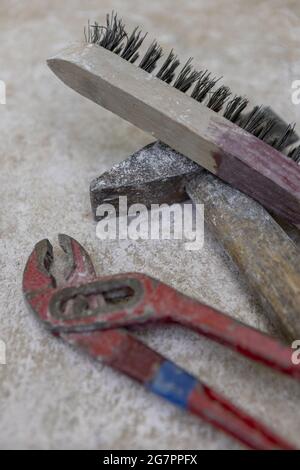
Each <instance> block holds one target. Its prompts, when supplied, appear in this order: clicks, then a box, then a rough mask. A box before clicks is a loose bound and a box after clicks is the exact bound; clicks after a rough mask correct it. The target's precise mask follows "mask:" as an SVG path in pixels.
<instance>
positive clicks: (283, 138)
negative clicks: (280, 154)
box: [269, 124, 295, 151]
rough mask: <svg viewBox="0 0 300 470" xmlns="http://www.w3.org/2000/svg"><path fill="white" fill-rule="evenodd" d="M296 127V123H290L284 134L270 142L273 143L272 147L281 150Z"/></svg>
mask: <svg viewBox="0 0 300 470" xmlns="http://www.w3.org/2000/svg"><path fill="white" fill-rule="evenodd" d="M294 129H295V124H293V125H291V124H289V125H288V126H287V128H286V129H285V131H284V132H283V133H282V135H281V136H279V137H276V138H275V139H273V140H272V141H271V142H269V144H270V145H272V147H274V148H275V149H276V150H279V151H281V150H282V149H284V147H285V146H286V142H287V141H288V139H289V138H290V136H291V134H293V132H294Z"/></svg>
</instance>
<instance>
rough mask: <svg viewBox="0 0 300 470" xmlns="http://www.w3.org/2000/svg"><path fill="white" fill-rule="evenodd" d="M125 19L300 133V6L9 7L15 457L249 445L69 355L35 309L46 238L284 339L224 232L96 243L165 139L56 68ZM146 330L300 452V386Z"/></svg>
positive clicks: (5, 156) (9, 417) (9, 278)
mask: <svg viewBox="0 0 300 470" xmlns="http://www.w3.org/2000/svg"><path fill="white" fill-rule="evenodd" d="M112 8H114V9H115V10H117V11H119V12H120V14H122V15H123V16H124V18H128V20H129V21H128V23H129V25H130V26H133V25H136V24H141V25H143V26H144V29H145V30H147V31H149V35H150V37H157V38H159V39H160V41H161V42H162V43H163V45H164V46H165V47H167V48H171V47H175V48H176V50H177V51H178V53H179V54H180V55H182V57H183V58H187V56H189V55H192V56H194V57H195V62H196V63H198V64H200V65H203V66H204V67H207V68H209V69H210V70H211V71H212V72H213V73H215V74H217V75H223V76H224V77H225V80H224V82H225V83H226V84H228V85H230V86H231V87H232V89H233V90H234V91H235V92H237V93H242V94H246V95H248V96H249V97H251V98H252V99H253V102H254V103H256V104H257V103H264V104H269V105H271V106H272V107H273V108H274V109H275V111H277V112H278V113H280V114H281V115H282V116H283V117H284V118H285V119H287V120H295V121H298V122H299V117H300V106H298V107H297V106H293V105H292V104H291V99H290V93H291V88H290V87H291V82H292V80H295V79H299V78H300V70H299V68H300V62H299V47H298V39H299V33H300V26H299V25H300V23H299V18H300V6H299V3H298V2H297V1H295V0H287V1H283V0H281V1H279V0H268V1H267V0H266V1H258V0H256V1H251V2H250V1H246V0H244V1H242V0H241V1H236V0H228V1H226V2H224V1H223V0H212V1H210V2H208V1H204V0H201V1H197V2H196V1H192V0H186V1H185V2H181V1H179V0H152V1H151V2H148V1H145V0H143V1H139V2H137V1H136V0H116V1H114V2H112V1H108V0H103V1H101V2H100V3H99V1H96V0H89V1H86V2H84V3H83V2H82V1H79V0H72V1H71V0H66V1H65V2H61V1H58V0H52V1H51V2H50V1H48V0H43V1H40V0H32V1H29V0H27V1H20V0H14V1H12V0H2V1H1V4H0V36H1V55H0V79H1V80H5V82H6V83H7V104H6V105H5V106H4V105H0V111H1V119H0V132H1V141H0V159H1V172H0V197H1V215H0V217H1V219H0V224H1V225H0V235H1V239H0V260H1V270H0V338H1V339H2V340H4V341H5V342H6V344H7V365H6V366H3V365H0V447H1V448H11V447H13V448H39V449H44V448H51V449H54V448H66V447H67V448H98V449H101V448H122V449H128V448H152V449H159V448H170V449H177V448H186V449H188V448H199V449H203V448H205V449H209V448H212V449H229V448H239V446H238V444H236V443H235V442H234V441H233V440H231V439H229V438H227V437H225V436H224V435H223V434H221V433H219V432H217V431H215V430H213V429H212V428H211V427H210V426H209V425H207V424H205V423H203V422H201V421H198V420H196V419H194V418H193V417H190V416H187V415H186V414H184V413H182V412H181V411H179V410H176V409H175V408H173V407H172V406H171V405H168V404H165V403H163V402H162V401H160V400H159V399H158V398H156V397H154V396H152V395H150V394H148V393H147V392H145V391H144V390H143V389H142V388H141V387H140V386H139V385H137V384H135V383H133V382H131V381H130V380H129V379H127V378H126V377H122V376H120V375H119V374H118V373H115V372H114V371H112V370H110V369H109V368H107V367H102V366H99V365H95V364H92V363H91V362H90V361H89V360H88V359H87V358H85V357H82V356H81V355H80V354H79V353H77V352H76V351H73V350H71V349H68V348H67V347H66V346H65V345H64V344H61V343H60V342H59V341H58V340H56V339H54V338H52V337H51V336H50V335H49V334H48V333H47V332H45V331H44V330H43V328H41V327H40V325H39V324H37V322H36V321H35V320H34V318H33V317H32V315H31V314H30V313H29V312H27V310H26V308H25V306H24V303H23V299H22V294H21V278H22V270H23V267H24V263H25V261H26V258H27V256H28V254H29V252H30V251H31V249H32V247H33V245H34V243H35V242H36V241H37V240H39V239H40V238H43V237H48V238H50V240H51V241H52V242H55V239H56V234H57V233H58V232H65V233H68V234H70V235H71V236H74V237H76V238H77V239H78V240H79V241H80V242H81V243H82V244H83V245H84V246H85V247H86V248H87V249H88V250H89V251H90V252H91V255H92V257H93V260H94V261H95V265H96V266H97V269H98V273H99V274H101V273H115V272H118V271H121V270H122V271H124V270H129V271H133V270H135V271H144V272H147V273H149V274H150V275H153V276H156V277H160V278H161V279H162V280H163V281H166V282H168V283H170V284H172V285H173V286H175V287H177V288H178V289H180V290H181V291H183V292H185V293H186V294H189V295H192V296H195V297H196V298H198V299H199V300H204V301H205V302H207V303H211V304H212V305H214V306H215V307H217V308H219V309H223V310H225V311H226V312H228V313H230V314H231V315H232V316H234V317H235V318H238V319H240V320H243V321H245V322H247V323H248V324H250V325H253V326H255V327H257V328H260V329H262V330H264V331H269V332H270V333H272V334H276V332H274V331H273V330H272V328H271V326H270V325H269V324H268V322H267V320H266V318H265V315H264V312H263V311H262V310H261V309H260V308H259V306H258V305H257V303H256V302H255V300H254V298H253V297H252V296H251V295H250V294H249V292H248V290H247V288H246V285H245V283H244V282H243V279H241V277H240V276H239V273H238V272H237V271H236V270H235V269H234V268H233V267H232V265H231V263H230V262H229V260H228V259H227V257H226V255H225V254H224V252H223V250H222V249H221V248H220V247H219V246H218V245H217V244H216V242H215V240H214V239H213V238H212V237H211V234H210V233H209V232H207V233H206V239H205V246H204V249H203V250H202V251H201V252H199V253H197V254H196V255H195V253H194V252H188V251H186V250H184V248H183V243H181V242H176V241H162V242H151V241H142V242H131V241H122V242H100V241H99V240H98V239H97V238H96V236H95V233H96V225H95V222H94V221H93V218H92V214H91V210H90V202H89V183H90V181H91V180H92V179H93V178H95V177H96V176H98V175H99V174H100V173H101V172H103V171H105V170H107V169H109V168H110V167H111V165H112V164H114V163H116V162H119V161H121V160H122V159H123V158H124V157H126V156H128V155H129V154H130V153H132V152H134V151H136V150H137V149H138V148H140V147H142V146H143V145H145V144H147V143H148V142H150V140H151V139H149V136H147V135H145V134H143V133H142V132H140V131H138V130H137V129H135V128H133V127H132V126H130V125H129V124H127V123H125V122H123V121H121V120H120V119H119V118H117V117H116V116H113V115H112V114H110V113H108V112H106V111H105V110H103V109H101V108H99V107H97V106H95V105H93V104H92V103H90V102H88V101H87V100H85V99H84V98H82V97H80V96H78V95H76V94H75V93H74V92H72V91H71V90H68V89H67V88H66V87H65V86H64V85H63V84H62V83H61V82H59V80H58V79H57V78H56V77H55V76H54V75H52V74H51V72H50V71H49V70H48V69H47V66H46V64H45V60H46V58H47V57H49V56H52V55H53V54H55V53H56V52H57V51H58V50H59V49H60V48H62V47H64V46H65V45H66V44H67V43H69V42H72V41H73V40H77V39H80V38H81V35H82V29H83V25H84V24H85V23H86V21H87V20H88V19H91V20H93V19H95V18H99V19H101V18H103V16H104V14H105V13H106V12H107V11H110V10H111V9H112ZM297 130H298V132H299V126H298V129H297ZM57 252H58V250H56V253H57ZM58 265H59V266H60V265H61V260H60V262H59V263H58ZM59 266H58V267H59ZM138 334H139V336H141V337H142V338H143V339H144V340H145V341H146V342H147V343H148V344H150V345H152V346H153V347H155V348H157V349H158V350H159V351H160V352H162V353H163V354H166V355H167V356H168V357H170V358H171V359H173V360H175V361H176V362H178V363H179V364H180V365H182V366H183V367H185V368H186V369H188V370H190V371H191V372H193V373H194V374H196V375H197V376H198V377H201V378H202V379H203V380H205V381H206V382H207V383H209V384H210V385H213V386H214V387H216V388H217V389H218V390H219V391H221V392H223V393H225V394H226V395H227V396H228V397H229V398H231V399H232V400H233V401H234V402H236V403H237V404H239V405H240V406H243V407H244V408H245V409H246V410H247V411H249V412H251V413H252V414H253V415H255V416H258V417H260V418H261V419H262V420H264V421H265V422H267V423H269V424H270V425H271V426H272V427H273V428H274V429H276V430H277V431H279V430H280V431H281V433H282V434H283V435H284V436H285V437H286V438H289V439H290V440H291V441H293V442H294V443H295V444H296V445H298V446H299V447H300V419H299V417H300V411H299V399H300V386H299V384H297V383H294V382H292V381H291V380H289V379H287V378H283V377H281V376H279V375H276V374H274V373H271V372H269V371H267V370H266V369H265V368H262V367H258V366H257V365H255V364H253V363H250V362H248V361H246V360H242V359H240V358H237V356H236V355H234V354H233V353H231V352H228V351H226V350H225V349H224V348H223V347H221V346H218V345H215V344H213V343H212V342H210V341H208V340H206V339H203V338H199V337H197V336H196V335H195V334H194V333H192V332H187V331H184V330H182V329H180V328H175V327H155V328H153V327H151V328H146V329H145V330H143V331H139V333H138Z"/></svg>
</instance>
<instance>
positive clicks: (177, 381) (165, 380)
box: [146, 361, 197, 408]
mask: <svg viewBox="0 0 300 470" xmlns="http://www.w3.org/2000/svg"><path fill="white" fill-rule="evenodd" d="M196 384H197V379H195V377H193V376H192V375H190V374H188V373H187V372H185V371H184V370H183V369H180V367H178V366H176V365H175V364H173V363H172V362H169V361H165V362H163V363H162V364H161V366H160V368H159V369H158V371H157V373H156V375H155V376H154V377H153V378H152V380H151V381H150V382H148V384H146V386H147V388H148V389H149V390H151V392H153V393H156V394H157V395H160V396H161V397H163V398H165V399H166V400H169V401H170V402H172V403H174V404H175V405H177V406H181V407H182V408H187V405H188V398H189V395H190V393H191V391H192V390H193V389H194V387H195V385H196Z"/></svg>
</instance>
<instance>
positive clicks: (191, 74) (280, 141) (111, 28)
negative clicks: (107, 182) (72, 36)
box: [84, 12, 300, 164]
mask: <svg viewBox="0 0 300 470" xmlns="http://www.w3.org/2000/svg"><path fill="white" fill-rule="evenodd" d="M84 35H85V40H86V42H87V43H89V44H97V45H98V46H101V47H104V48H105V49H108V50H109V51H111V52H114V53H115V54H117V55H119V56H120V57H121V58H122V59H125V60H127V61H128V62H130V63H132V64H133V63H136V61H137V59H138V58H139V57H140V49H141V46H142V44H143V42H144V40H145V38H146V36H147V33H146V34H142V31H141V30H140V29H139V28H138V27H136V28H135V29H134V30H133V31H132V33H131V34H128V33H127V31H126V28H125V25H124V23H123V21H122V20H121V19H119V18H118V15H117V14H116V13H114V12H112V13H111V15H109V14H108V15H106V25H105V26H101V25H99V24H98V23H96V22H95V23H94V24H90V23H88V26H87V28H85V29H84ZM163 55H164V53H163V49H162V47H161V46H160V45H159V44H158V43H157V41H153V42H152V44H151V45H150V46H149V47H148V49H147V51H146V53H145V54H144V56H143V57H142V59H141V61H140V63H139V65H138V67H140V68H142V69H143V70H145V71H146V72H148V73H152V72H153V71H154V70H155V69H156V67H157V66H158V62H159V60H160V59H161V58H162V57H163ZM192 60H193V59H192V58H190V59H188V61H187V62H186V63H185V64H184V66H183V67H182V69H181V70H180V71H179V72H178V67H179V66H180V60H179V59H178V57H177V55H176V54H175V53H174V52H173V50H171V51H170V53H169V54H168V56H167V58H166V59H165V60H164V62H163V63H162V65H161V66H160V68H159V70H158V72H157V74H156V77H157V78H159V79H160V80H162V81H164V82H166V83H168V84H172V85H173V86H174V87H175V88H177V89H178V90H180V91H182V92H183V93H186V92H187V91H188V90H190V89H191V88H192V87H193V88H192V89H191V93H190V97H191V98H193V99H195V100H196V101H199V102H201V103H202V102H204V104H205V105H206V106H207V107H209V108H210V109H212V110H213V111H215V112H219V111H221V110H222V109H223V107H224V105H225V104H226V107H225V110H224V112H223V116H224V117H225V118H226V119H228V120H229V121H231V122H233V123H235V124H237V125H238V126H240V127H241V128H243V129H245V130H246V131H247V132H249V133H251V134H253V135H255V136H256V137H257V138H259V139H260V140H263V141H264V142H266V143H267V144H268V145H271V146H272V147H274V148H275V149H276V150H278V151H282V150H283V149H284V148H285V147H286V145H287V143H288V141H289V139H290V138H291V136H293V135H295V132H294V129H295V125H291V124H289V125H288V126H287V127H286V129H285V130H284V131H283V132H282V133H281V134H280V135H276V136H275V135H274V133H273V131H274V128H275V127H276V124H277V120H276V119H275V118H273V117H269V115H268V112H267V108H264V107H262V106H255V107H254V108H253V109H252V110H251V111H250V112H249V113H247V114H243V112H244V111H245V109H246V108H247V106H248V99H247V98H245V97H242V96H234V98H232V99H230V100H229V97H230V96H231V94H232V93H231V91H230V89H229V88H228V87H227V86H224V85H222V86H220V87H219V88H217V89H216V90H213V88H214V87H215V85H216V83H217V82H218V81H219V80H220V78H215V77H213V78H211V74H210V73H209V72H208V71H207V70H202V71H201V70H200V71H196V70H194V68H193V66H192ZM176 73H177V76H176ZM228 100H229V101H228ZM287 157H289V158H291V159H292V160H294V161H295V162H296V163H299V164H300V146H299V147H297V148H294V149H293V150H292V151H290V152H289V153H288V155H287Z"/></svg>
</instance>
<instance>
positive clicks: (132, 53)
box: [120, 27, 147, 64]
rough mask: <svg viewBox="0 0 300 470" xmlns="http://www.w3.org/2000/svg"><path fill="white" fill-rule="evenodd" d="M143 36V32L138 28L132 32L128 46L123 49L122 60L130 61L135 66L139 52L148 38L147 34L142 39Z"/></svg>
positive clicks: (128, 39)
mask: <svg viewBox="0 0 300 470" xmlns="http://www.w3.org/2000/svg"><path fill="white" fill-rule="evenodd" d="M141 34H142V31H140V30H139V28H138V27H136V28H135V29H134V30H133V31H132V33H131V35H130V36H129V37H127V40H126V44H125V46H124V48H123V51H122V53H121V54H120V56H121V57H122V59H125V60H128V61H129V62H131V63H132V64H133V63H134V62H135V61H136V60H137V59H138V58H139V52H138V50H139V48H140V47H141V45H142V44H143V42H144V39H145V38H146V36H147V33H146V34H144V35H143V36H142V37H141Z"/></svg>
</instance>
